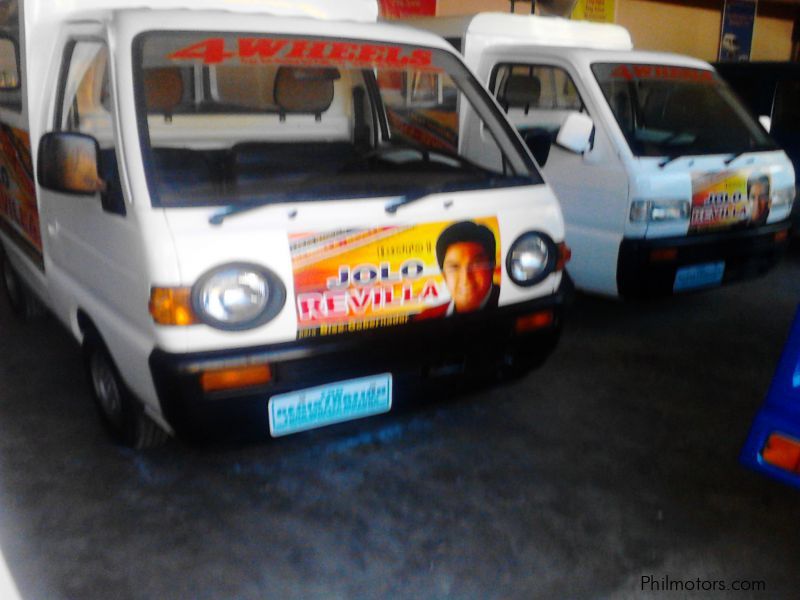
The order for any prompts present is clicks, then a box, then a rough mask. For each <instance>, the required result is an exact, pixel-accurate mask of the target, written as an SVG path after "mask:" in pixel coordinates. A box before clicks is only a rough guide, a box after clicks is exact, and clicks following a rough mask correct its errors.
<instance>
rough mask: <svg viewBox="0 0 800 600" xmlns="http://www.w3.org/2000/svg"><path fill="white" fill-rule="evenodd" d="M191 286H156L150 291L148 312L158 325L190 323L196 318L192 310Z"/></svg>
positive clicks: (195, 321) (194, 321) (195, 320)
mask: <svg viewBox="0 0 800 600" xmlns="http://www.w3.org/2000/svg"><path fill="white" fill-rule="evenodd" d="M191 296H192V290H191V288H158V287H154V288H153V289H152V290H151V291H150V314H151V315H152V316H153V320H154V321H155V322H156V323H157V324H159V325H177V326H184V325H192V324H194V323H197V319H195V317H194V313H193V312H192V298H191Z"/></svg>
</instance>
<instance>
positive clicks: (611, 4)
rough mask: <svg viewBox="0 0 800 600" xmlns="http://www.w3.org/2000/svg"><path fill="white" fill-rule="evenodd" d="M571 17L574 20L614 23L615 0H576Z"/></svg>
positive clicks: (615, 14)
mask: <svg viewBox="0 0 800 600" xmlns="http://www.w3.org/2000/svg"><path fill="white" fill-rule="evenodd" d="M571 18H572V19H574V20H576V21H594V22H595V23H614V22H615V21H616V19H617V3H616V0H577V2H576V3H575V7H574V8H573V9H572V14H571Z"/></svg>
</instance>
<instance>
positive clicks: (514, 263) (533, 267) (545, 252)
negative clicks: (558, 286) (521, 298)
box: [506, 231, 558, 287]
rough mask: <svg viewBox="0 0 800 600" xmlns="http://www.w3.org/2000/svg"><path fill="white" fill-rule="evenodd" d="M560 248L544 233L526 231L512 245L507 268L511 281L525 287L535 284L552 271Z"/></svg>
mask: <svg viewBox="0 0 800 600" xmlns="http://www.w3.org/2000/svg"><path fill="white" fill-rule="evenodd" d="M557 256H558V250H557V249H556V246H555V244H554V243H553V240H552V239H550V237H549V236H547V235H545V234H544V233H539V232H536V231H531V232H529V233H524V234H522V235H521V236H520V237H518V238H517V241H515V242H514V243H513V244H512V245H511V250H510V251H509V252H508V258H507V259H506V269H507V271H508V276H509V277H511V281H513V282H514V283H516V284H517V285H521V286H523V287H529V286H532V285H535V284H537V283H539V282H540V281H542V280H543V279H544V278H545V277H547V276H548V275H549V274H550V273H552V271H553V269H554V267H555V264H556V258H557Z"/></svg>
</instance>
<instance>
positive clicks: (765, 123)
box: [758, 115, 772, 133]
mask: <svg viewBox="0 0 800 600" xmlns="http://www.w3.org/2000/svg"><path fill="white" fill-rule="evenodd" d="M758 122H759V123H761V126H762V127H763V128H764V129H766V130H767V133H769V130H770V129H772V119H770V118H769V117H768V116H767V115H761V116H760V117H758Z"/></svg>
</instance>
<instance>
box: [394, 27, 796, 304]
mask: <svg viewBox="0 0 800 600" xmlns="http://www.w3.org/2000/svg"><path fill="white" fill-rule="evenodd" d="M405 23H406V24H407V25H410V26H412V27H415V28H422V29H427V30H430V31H433V32H435V33H438V34H439V35H441V36H443V37H445V38H446V39H448V41H450V42H451V44H453V46H455V47H456V48H457V49H458V50H459V51H461V52H462V53H463V55H464V58H465V62H466V63H467V65H468V66H469V67H470V68H472V69H473V71H474V72H475V73H476V75H477V76H478V78H479V79H480V81H481V82H482V83H483V84H484V85H487V86H488V87H489V89H490V91H491V92H492V93H493V94H494V95H495V96H496V98H497V100H498V101H499V103H500V104H501V106H502V107H503V109H504V110H505V112H506V113H507V116H508V118H509V119H510V120H511V122H512V123H513V124H514V126H515V127H516V128H517V129H518V130H519V132H520V133H521V134H522V136H523V137H524V138H525V141H526V143H527V144H528V146H529V147H530V149H531V151H532V152H533V154H534V156H535V157H536V158H537V161H538V164H539V165H540V167H541V168H542V171H543V174H544V176H545V179H546V180H547V182H548V183H549V184H550V185H551V186H552V187H553V189H554V191H555V192H556V195H557V196H558V199H559V202H560V203H561V207H562V210H563V212H564V220H565V223H566V230H567V243H568V244H569V245H570V247H571V248H572V250H573V259H572V261H571V263H570V266H569V269H568V272H569V274H570V275H571V276H572V278H573V279H574V281H575V284H576V286H577V287H578V288H581V289H584V290H586V291H590V292H595V293H599V294H603V295H609V296H622V297H642V296H652V295H669V294H672V293H678V292H684V291H693V290H698V289H704V288H709V287H714V286H717V285H719V284H723V283H728V282H731V281H735V280H739V279H743V278H746V277H751V276H755V275H758V274H760V273H763V272H765V271H767V270H768V269H769V268H770V267H771V266H772V265H774V264H775V262H776V261H777V260H778V259H779V257H780V256H781V255H782V253H783V251H784V250H785V247H786V245H787V239H788V235H787V232H788V230H789V225H790V224H789V221H788V218H789V215H790V212H791V208H792V203H793V201H794V195H795V189H794V181H795V179H794V178H795V174H794V171H793V168H792V165H791V162H790V161H789V159H788V158H787V156H786V155H785V153H784V152H783V151H782V150H781V149H780V148H778V147H777V145H776V144H775V142H774V141H772V140H771V139H770V137H769V135H768V134H767V132H766V131H765V130H764V129H763V128H762V127H761V126H760V125H759V123H757V122H756V121H755V120H754V119H753V118H752V117H750V116H749V115H748V114H747V111H746V110H745V109H744V108H743V106H742V104H741V103H740V101H739V100H738V99H737V98H736V97H735V96H734V94H733V93H732V92H731V90H730V89H729V88H728V86H727V85H726V84H725V83H724V82H723V81H722V80H721V79H720V78H719V77H718V76H717V74H716V72H715V71H714V70H713V68H712V67H711V66H710V65H709V64H708V63H705V62H703V61H700V60H696V59H693V58H689V57H686V56H679V55H675V54H665V53H657V52H643V51H636V50H634V49H633V44H632V42H631V38H630V35H629V33H628V31H627V30H626V29H624V28H623V27H620V26H617V25H608V24H597V23H589V22H582V21H570V20H566V19H562V18H558V17H540V16H522V15H510V14H502V13H484V14H480V15H476V16H471V17H452V18H438V19H409V20H406V21H405ZM469 118H470V117H469V109H466V110H465V111H463V112H462V126H464V125H465V124H466V120H468V119H469ZM464 135H466V136H469V137H470V138H471V139H474V140H476V141H478V140H480V139H481V138H482V136H483V133H482V132H481V131H480V130H479V129H472V130H471V131H467V132H465V133H464Z"/></svg>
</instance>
